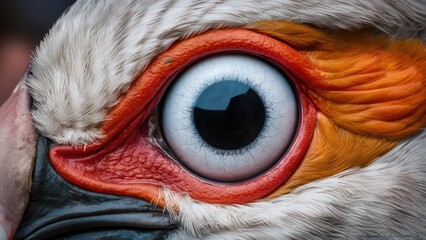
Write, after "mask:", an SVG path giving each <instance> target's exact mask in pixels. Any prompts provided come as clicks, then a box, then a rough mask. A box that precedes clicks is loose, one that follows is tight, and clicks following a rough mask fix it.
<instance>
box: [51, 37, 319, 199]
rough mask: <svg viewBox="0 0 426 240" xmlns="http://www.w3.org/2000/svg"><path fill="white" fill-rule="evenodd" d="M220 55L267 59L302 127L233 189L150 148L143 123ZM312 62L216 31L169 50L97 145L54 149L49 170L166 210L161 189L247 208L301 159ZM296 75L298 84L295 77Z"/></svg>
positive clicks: (259, 40)
mask: <svg viewBox="0 0 426 240" xmlns="http://www.w3.org/2000/svg"><path fill="white" fill-rule="evenodd" d="M219 52H243V53H248V54H252V55H256V56H260V57H262V58H263V59H267V60H268V61H271V62H272V63H273V64H275V65H276V66H277V67H278V68H281V69H282V70H283V71H285V72H286V73H287V74H288V75H289V76H291V78H292V79H293V81H294V85H295V86H296V89H297V91H298V94H299V101H300V116H299V119H300V122H299V128H298V130H297V133H296V136H295V139H294V140H293V143H292V145H291V146H290V148H289V149H288V150H287V152H286V153H285V154H284V156H283V157H282V159H281V160H280V161H279V162H278V163H277V164H276V165H275V166H273V167H272V168H271V169H269V170H268V171H267V172H265V173H263V174H261V175H260V176H258V177H256V178H253V179H249V180H247V181H244V182H237V183H218V182H212V181H209V180H205V179H202V178H200V177H198V176H196V175H194V174H192V173H191V172H189V171H188V170H186V169H184V168H182V167H181V166H180V165H179V164H177V163H175V162H174V161H173V160H171V159H169V158H168V157H167V156H165V155H163V154H162V153H161V152H160V151H159V150H158V149H156V147H154V146H152V145H151V144H150V143H149V142H148V141H147V137H148V136H147V123H146V122H147V120H148V119H149V117H150V115H151V114H152V111H153V109H154V108H155V107H156V106H157V104H158V102H159V100H160V99H161V96H162V94H163V93H164V91H165V89H166V88H167V86H168V85H169V84H170V81H171V80H172V79H173V76H175V75H176V74H177V73H179V71H181V70H182V69H184V68H185V67H186V66H188V65H189V64H191V63H193V62H194V61H196V60H198V59H200V58H203V57H206V56H208V55H211V54H215V53H219ZM311 69H312V66H311V64H310V62H309V60H308V59H307V58H306V57H305V56H304V55H302V54H300V53H299V52H297V51H296V50H294V49H292V48H290V47H289V46H287V45H286V44H284V43H282V42H280V41H277V40H274V39H272V38H270V37H267V36H264V35H262V34H258V33H255V32H252V31H248V30H235V29H234V30H215V31H210V32H208V33H205V34H202V35H199V36H196V37H193V38H191V39H188V40H185V41H182V42H180V43H178V44H176V45H174V46H172V47H171V48H170V49H169V50H168V51H167V52H165V53H164V54H162V55H160V56H159V57H157V58H156V59H155V60H154V61H153V62H152V63H151V65H150V66H149V67H148V69H147V70H146V71H145V72H144V73H143V74H142V75H141V76H140V77H139V78H138V79H137V80H135V82H134V83H133V85H132V87H131V89H130V90H129V92H128V93H127V94H125V95H124V96H123V97H122V98H121V99H120V103H119V104H118V105H117V106H116V107H115V108H114V109H112V110H111V113H110V115H109V117H110V119H111V120H108V121H107V122H106V123H105V124H104V125H103V126H102V129H103V130H104V131H105V132H106V135H107V137H106V138H105V139H104V140H102V142H101V143H100V144H99V145H89V146H87V148H84V147H83V146H78V147H71V146H63V145H60V146H55V147H53V148H52V149H51V151H50V159H51V162H52V165H53V166H54V168H55V169H56V170H57V171H58V173H59V174H60V175H62V176H63V177H64V178H65V179H67V180H68V181H70V182H72V183H74V184H76V185H78V186H81V187H83V188H86V189H89V190H92V191H96V192H103V193H110V194H118V195H126V196H132V197H139V198H142V199H145V200H147V201H155V202H156V203H158V204H159V205H160V206H164V199H163V196H162V195H161V194H159V193H160V192H159V190H160V187H166V188H168V189H170V190H172V191H175V192H178V193H188V194H189V195H190V196H191V197H192V198H194V199H196V200H200V201H203V202H208V203H224V204H231V203H246V202H250V201H254V200H257V199H259V198H262V197H265V196H266V195H268V194H269V193H271V192H272V191H274V190H275V189H276V188H278V187H279V186H281V185H282V184H283V183H284V182H285V181H286V180H287V179H288V178H289V177H290V176H291V174H292V173H293V172H294V171H295V169H296V168H297V166H298V165H299V164H300V162H301V160H302V159H303V157H304V155H305V153H306V151H307V149H308V147H309V144H310V141H311V138H312V134H313V130H314V128H315V122H316V110H315V108H314V107H313V105H312V103H311V102H310V101H309V100H308V97H307V96H306V93H305V91H304V89H303V85H302V84H300V82H299V81H298V79H299V78H303V79H306V78H308V77H310V76H312V73H311V71H312V70H311ZM296 76H297V77H296Z"/></svg>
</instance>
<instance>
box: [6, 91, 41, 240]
mask: <svg viewBox="0 0 426 240" xmlns="http://www.w3.org/2000/svg"><path fill="white" fill-rule="evenodd" d="M30 105H31V103H30V97H29V95H28V93H27V92H26V88H25V87H23V86H22V84H20V85H18V87H17V88H16V89H15V90H14V92H13V93H12V95H11V96H10V97H9V99H8V100H7V101H6V102H5V103H4V104H3V105H2V106H1V107H0V126H1V128H0V146H1V149H0V176H1V178H0V180H1V181H0V239H4V238H2V234H5V235H6V236H8V237H9V238H11V236H12V235H13V233H14V232H15V231H16V229H17V228H18V225H19V222H20V221H21V218H22V215H23V213H24V211H25V208H26V205H27V203H28V193H29V191H30V188H31V172H32V170H33V165H34V158H35V147H36V141H37V134H36V130H35V128H34V126H33V122H32V120H31V114H30ZM2 228H3V229H2Z"/></svg>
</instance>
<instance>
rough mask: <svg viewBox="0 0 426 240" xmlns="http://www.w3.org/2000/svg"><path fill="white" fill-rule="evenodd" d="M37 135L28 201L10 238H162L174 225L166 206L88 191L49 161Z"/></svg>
mask: <svg viewBox="0 0 426 240" xmlns="http://www.w3.org/2000/svg"><path fill="white" fill-rule="evenodd" d="M51 144H52V143H51V142H50V141H49V140H47V139H46V138H44V137H40V138H39V140H38V144H37V159H36V165H35V168H34V173H33V184H32V188H31V195H30V202H29V204H28V207H27V210H26V212H25V215H24V217H23V219H22V222H21V225H20V226H19V229H18V231H17V232H16V234H15V238H14V239H28V240H29V239H37V240H43V239H68V240H71V239H73V240H76V239H163V238H164V237H165V235H166V234H167V233H168V232H169V231H172V230H173V229H175V228H177V227H178V224H177V222H176V221H173V220H172V219H170V217H169V214H168V213H167V212H165V211H164V209H162V208H159V207H155V206H153V205H151V204H150V203H148V202H146V201H144V200H140V199H134V198H129V197H121V196H114V195H107V194H100V193H94V192H90V191H87V190H84V189H81V188H79V187H76V186H74V185H72V184H70V183H68V182H67V181H65V180H64V179H63V178H62V177H61V176H59V175H58V174H57V173H56V172H55V170H54V169H53V168H52V166H51V165H50V161H49V157H48V150H49V146H50V145H51Z"/></svg>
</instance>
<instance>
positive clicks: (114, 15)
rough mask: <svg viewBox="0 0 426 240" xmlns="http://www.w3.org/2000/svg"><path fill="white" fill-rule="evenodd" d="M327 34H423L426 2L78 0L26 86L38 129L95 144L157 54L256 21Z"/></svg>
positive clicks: (53, 31) (60, 138) (55, 31)
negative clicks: (330, 31)
mask: <svg viewBox="0 0 426 240" xmlns="http://www.w3.org/2000/svg"><path fill="white" fill-rule="evenodd" d="M274 19H281V20H290V21H294V22H298V23H309V24H312V25H315V26H318V27H322V28H329V29H357V28H363V27H368V26H370V27H374V28H376V29H378V30H382V31H384V32H386V33H388V34H390V35H392V36H394V37H414V36H424V34H425V33H426V30H425V29H426V3H425V1H424V0H404V1H390V0H374V1H359V0H270V1H263V2H262V3H259V1H257V0H244V1H241V0H215V1H211V0H196V1H193V0H157V1H139V0H127V1H115V0H105V1H83V0H81V1H78V2H77V3H76V4H75V5H73V6H72V7H71V8H70V9H69V11H68V12H67V13H66V14H65V15H64V16H63V17H62V18H61V19H60V20H59V21H58V22H57V23H56V24H55V26H54V27H53V28H52V29H51V31H50V33H49V35H48V36H46V38H45V40H44V41H43V42H42V43H41V45H40V47H39V48H38V49H37V51H36V53H35V57H34V59H33V62H32V66H33V67H32V68H33V75H32V76H30V77H29V79H28V81H27V83H28V86H29V88H30V91H31V95H32V97H33V99H34V105H35V109H34V110H33V118H34V121H35V124H36V127H37V129H38V130H39V131H40V132H41V133H42V134H43V135H44V136H47V137H49V138H51V139H53V140H55V141H56V142H58V143H70V144H86V143H93V142H95V141H96V140H97V139H99V138H101V137H102V136H103V133H102V132H101V131H100V130H99V126H100V124H101V123H102V122H103V121H105V120H106V118H107V111H108V109H110V108H111V107H113V106H114V105H115V104H116V103H117V101H118V99H119V97H120V95H121V94H122V93H124V92H126V91H127V90H128V88H129V85H130V84H131V83H132V81H133V80H134V79H135V78H136V76H137V75H138V74H139V73H141V72H142V71H143V70H144V69H145V68H146V66H147V65H148V63H149V62H150V61H151V59H153V57H154V56H156V55H157V54H159V53H160V52H162V51H164V50H166V49H167V48H168V47H169V46H170V45H171V44H172V43H174V42H176V41H177V40H179V39H183V38H187V37H189V36H191V35H194V34H198V33H201V32H203V31H206V30H207V29H212V28H225V27H235V26H241V25H244V24H247V23H250V22H256V21H260V20H274Z"/></svg>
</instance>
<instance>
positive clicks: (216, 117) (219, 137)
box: [194, 81, 265, 150]
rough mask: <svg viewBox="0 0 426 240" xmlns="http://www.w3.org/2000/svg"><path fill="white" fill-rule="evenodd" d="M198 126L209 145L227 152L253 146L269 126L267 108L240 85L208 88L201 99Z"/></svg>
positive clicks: (196, 112) (228, 83)
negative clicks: (267, 123) (266, 118)
mask: <svg viewBox="0 0 426 240" xmlns="http://www.w3.org/2000/svg"><path fill="white" fill-rule="evenodd" d="M194 123H195V126H196V128H197V130H198V133H199V134H200V135H201V137H202V138H203V139H204V141H206V142H207V143H208V144H209V145H211V146H212V147H215V148H219V149H224V150H233V149H239V148H242V147H244V146H247V145H248V144H250V143H251V142H252V141H253V140H254V139H256V137H257V136H258V135H259V133H260V131H262V128H263V125H264V124H265V107H264V105H263V102H262V100H261V99H260V97H259V95H258V94H257V93H256V92H255V91H254V90H253V89H252V88H251V87H250V86H248V85H246V84H244V83H242V82H238V81H222V82H218V83H215V84H213V85H211V86H209V87H207V88H206V89H205V90H204V91H203V92H202V93H201V95H200V96H199V97H198V98H197V102H196V104H195V109H194Z"/></svg>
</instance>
